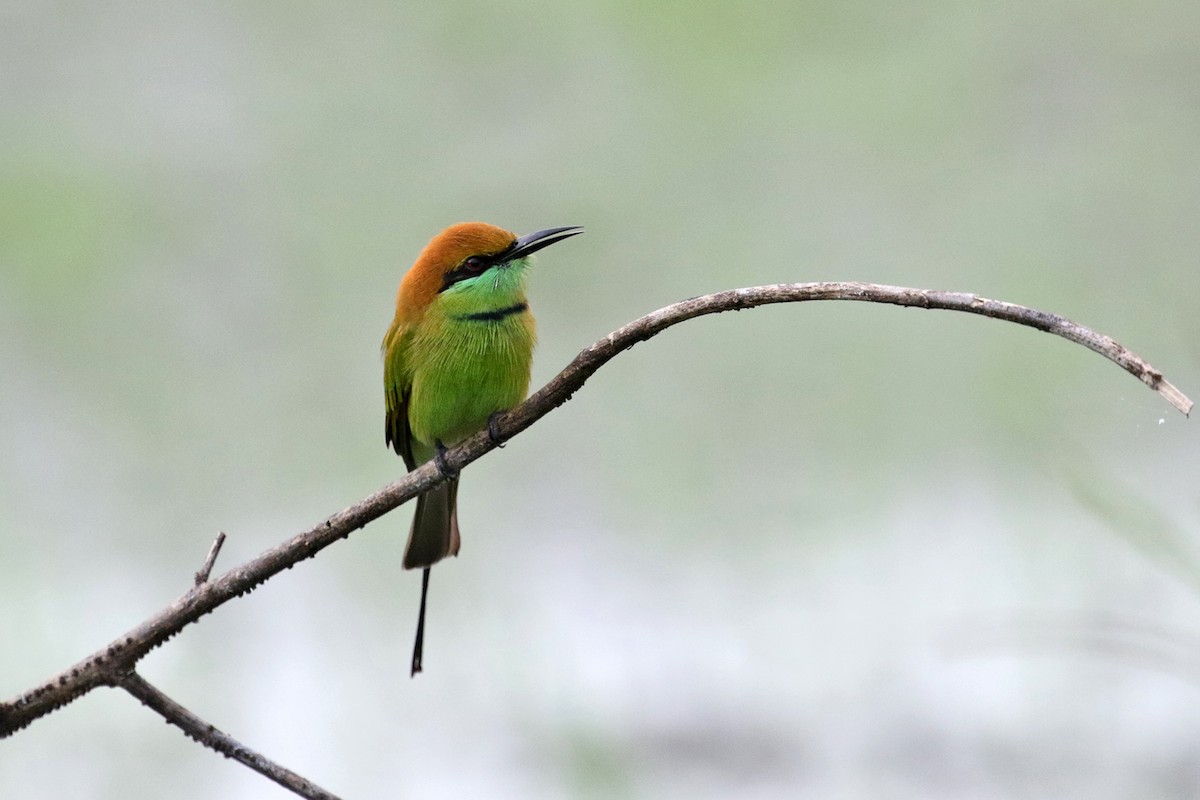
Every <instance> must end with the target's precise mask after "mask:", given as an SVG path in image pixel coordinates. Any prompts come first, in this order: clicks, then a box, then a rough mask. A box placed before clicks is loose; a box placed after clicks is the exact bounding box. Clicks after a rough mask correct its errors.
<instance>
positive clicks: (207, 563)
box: [196, 531, 225, 586]
mask: <svg viewBox="0 0 1200 800" xmlns="http://www.w3.org/2000/svg"><path fill="white" fill-rule="evenodd" d="M223 544H225V531H221V532H219V533H218V534H217V538H216V539H213V543H212V547H210V548H208V556H207V557H205V559H204V566H202V567H200V571H199V572H197V573H196V585H197V586H199V585H200V584H202V583H204V582H205V581H207V580H208V576H209V575H211V574H212V571H213V566H214V565H215V564H216V563H217V556H218V555H220V553H221V545H223Z"/></svg>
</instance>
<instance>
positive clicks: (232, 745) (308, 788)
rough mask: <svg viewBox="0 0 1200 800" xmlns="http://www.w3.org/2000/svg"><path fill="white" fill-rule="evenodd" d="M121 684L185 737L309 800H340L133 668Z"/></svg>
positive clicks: (125, 675)
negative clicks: (211, 721) (206, 718)
mask: <svg viewBox="0 0 1200 800" xmlns="http://www.w3.org/2000/svg"><path fill="white" fill-rule="evenodd" d="M117 685H118V686H120V687H121V688H122V689H124V690H125V691H127V692H129V693H130V694H131V695H133V696H134V697H136V698H137V699H138V700H140V701H141V702H142V705H144V706H146V707H147V708H149V709H150V710H152V711H154V712H155V713H157V714H159V715H160V716H162V718H163V719H165V720H166V721H167V722H169V723H171V724H172V725H174V726H175V727H177V728H179V729H180V730H181V731H183V734H184V736H187V737H188V738H189V739H192V740H194V741H196V742H199V743H200V744H202V745H204V746H205V747H207V748H209V749H210V750H216V751H217V752H218V753H220V754H221V755H223V756H225V757H227V758H232V759H234V760H235V761H238V762H240V763H242V764H245V765H246V766H247V767H249V768H250V769H252V770H254V771H255V772H257V773H258V774H260V775H263V776H265V777H267V778H270V779H271V780H273V781H275V782H276V783H278V784H279V785H280V786H282V787H283V788H285V789H288V790H290V791H292V792H294V793H295V794H298V795H300V796H301V797H306V798H309V800H338V797H337V795H334V794H330V793H329V792H327V791H325V790H324V789H322V788H321V787H320V786H317V785H316V784H315V783H313V782H312V781H310V780H308V779H307V778H304V777H303V776H301V775H297V774H296V773H294V772H292V771H291V770H290V769H287V768H286V767H281V766H280V765H278V764H276V763H275V762H274V761H272V760H271V759H269V758H267V757H266V756H263V755H260V754H258V753H256V752H254V751H253V750H251V749H250V748H249V747H246V746H245V745H244V744H242V743H241V742H239V741H238V740H237V739H234V738H233V737H232V736H230V735H229V734H227V733H223V732H221V731H219V730H217V729H216V728H214V727H213V726H212V725H209V724H208V723H207V722H205V721H204V720H202V719H200V718H199V717H197V716H196V715H195V714H193V713H192V712H190V711H188V710H187V709H186V708H184V707H183V706H181V705H179V703H176V702H175V701H174V700H172V699H171V698H170V697H167V696H166V695H165V694H163V693H162V692H161V691H159V690H158V689H157V688H155V687H154V686H153V685H152V684H151V683H150V682H149V681H147V680H146V679H145V678H143V677H142V676H141V675H139V674H138V673H136V672H133V671H130V672H127V673H125V674H124V675H122V676H121V678H120V679H119V680H118V681H117Z"/></svg>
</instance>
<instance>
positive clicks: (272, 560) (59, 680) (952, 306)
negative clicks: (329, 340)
mask: <svg viewBox="0 0 1200 800" xmlns="http://www.w3.org/2000/svg"><path fill="white" fill-rule="evenodd" d="M810 300H858V301H866V302H872V303H891V304H894V305H900V306H913V307H917V308H940V309H948V310H952V311H964V312H967V313H971V314H979V315H982V316H985V317H993V318H995V319H1002V320H1007V321H1009V322H1015V323H1018V324H1020V325H1027V326H1029V327H1032V328H1037V329H1038V330H1042V331H1046V332H1048V333H1053V334H1055V335H1057V336H1061V337H1063V338H1065V339H1068V340H1070V341H1072V342H1077V343H1079V344H1082V345H1083V346H1085V347H1087V348H1089V349H1091V350H1094V351H1096V352H1097V353H1099V354H1100V355H1102V356H1104V357H1105V358H1107V359H1109V360H1110V361H1113V362H1114V363H1116V364H1118V365H1119V366H1120V367H1122V368H1123V369H1125V370H1126V371H1127V372H1129V373H1130V374H1132V375H1134V376H1135V377H1137V378H1138V379H1139V380H1141V381H1142V382H1143V383H1145V384H1146V385H1147V386H1149V387H1150V388H1151V389H1154V390H1155V391H1156V392H1158V393H1159V394H1161V395H1162V396H1163V397H1164V398H1166V400H1167V401H1168V402H1169V403H1171V404H1172V405H1173V406H1175V407H1176V408H1178V409H1179V410H1180V411H1182V412H1183V413H1184V414H1187V413H1188V412H1189V411H1190V410H1191V408H1192V401H1191V400H1190V399H1188V397H1187V396H1186V395H1184V394H1183V393H1182V392H1180V391H1179V390H1178V389H1176V388H1175V387H1174V386H1172V385H1171V384H1170V383H1169V382H1168V381H1167V380H1166V379H1165V378H1164V377H1163V375H1162V373H1161V372H1159V371H1158V370H1156V369H1154V368H1153V367H1151V366H1150V365H1149V364H1147V363H1146V362H1145V361H1144V360H1142V359H1141V358H1140V357H1138V356H1137V355H1136V354H1134V353H1132V352H1130V351H1129V350H1127V349H1126V348H1125V347H1123V346H1121V345H1120V344H1118V343H1117V342H1115V341H1114V340H1113V339H1111V338H1109V337H1108V336H1105V335H1104V334H1101V333H1097V332H1096V331H1094V330H1092V329H1090V328H1086V327H1084V326H1082V325H1077V324H1076V323H1074V322H1071V321H1070V320H1068V319H1065V318H1064V317H1060V316H1058V315H1056V314H1048V313H1046V312H1044V311H1037V310H1034V309H1031V308H1025V307H1024V306H1018V305H1014V304H1012V303H1004V302H1000V301H997V300H987V299H984V298H982V297H977V296H976V295H973V294H962V293H958V292H937V291H926V290H921V289H906V288H903V287H897V286H882V285H879V284H870V283H789V284H778V285H774V286H756V287H752V288H748V289H733V290H730V291H726V292H718V293H716V294H710V295H705V296H703V297H695V298H692V299H691V300H685V301H683V302H681V303H675V304H674V305H670V306H667V307H666V308H661V309H659V310H658V311H655V312H653V313H652V314H647V315H646V316H644V317H642V318H641V319H638V320H635V321H634V322H631V323H629V324H628V325H626V326H624V327H623V328H620V329H619V330H616V331H613V332H612V333H610V334H609V335H608V336H606V337H604V338H603V339H601V340H600V341H598V342H596V343H595V344H593V345H592V346H591V347H588V348H587V349H585V350H583V351H582V352H581V353H580V354H579V355H578V356H576V357H575V359H574V360H573V361H572V362H571V363H570V364H568V365H567V367H566V369H564V370H563V371H562V372H560V373H559V374H558V375H556V376H555V377H554V378H553V379H552V380H551V381H550V382H549V383H547V384H546V385H545V386H544V387H542V388H541V389H540V390H538V391H537V392H536V393H535V394H534V395H533V396H532V397H530V398H529V399H528V400H526V401H525V402H524V403H522V404H521V405H519V406H517V407H516V408H514V409H513V410H512V411H510V412H508V413H507V414H504V415H503V416H500V417H497V418H496V421H495V424H494V425H493V426H491V427H493V428H494V429H495V430H494V431H488V430H483V431H480V432H479V433H477V434H475V435H474V436H471V437H470V438H468V439H465V440H463V441H462V442H460V443H459V444H457V445H456V446H454V447H453V448H451V449H450V450H448V451H446V457H445V461H446V462H447V464H448V465H449V467H450V468H451V469H462V468H463V467H465V466H466V465H467V464H470V463H471V462H472V461H475V460H476V459H478V458H479V457H480V456H482V455H483V454H484V453H487V452H488V451H489V450H492V449H494V448H495V447H496V442H497V440H498V439H502V440H507V439H511V438H512V437H513V436H516V435H517V434H518V433H520V432H521V431H523V430H525V429H526V428H528V427H529V426H530V425H532V424H533V423H534V422H536V421H537V420H538V419H540V418H541V417H543V416H545V415H546V414H548V413H549V412H550V411H552V410H553V409H554V408H556V407H558V406H560V405H562V404H563V403H565V402H567V400H569V399H571V395H573V394H574V393H575V392H576V391H578V390H579V388H580V387H581V386H583V384H584V382H585V381H587V379H588V378H589V377H591V376H592V375H593V374H595V372H596V370H598V369H599V368H600V367H602V366H603V365H604V364H606V363H607V362H608V361H610V360H611V359H612V358H614V357H615V356H616V355H617V354H618V353H620V352H621V351H623V350H627V349H628V348H630V347H633V346H634V345H635V344H637V343H638V342H642V341H645V340H646V339H649V338H650V337H652V336H654V335H656V334H658V333H661V332H662V331H663V330H665V329H667V328H669V327H671V326H672V325H677V324H679V323H680V322H683V321H685V320H689V319H692V318H694V317H700V316H704V315H706V314H716V313H719V312H722V311H734V310H740V309H744V308H754V307H756V306H761V305H768V304H772V303H799V302H806V301H810ZM496 433H499V437H496V436H495V434H496ZM442 480H443V478H442V475H441V473H440V472H439V471H438V468H437V466H436V465H435V464H433V463H432V462H430V463H427V464H424V465H423V466H421V467H419V468H417V469H415V470H413V471H412V472H410V473H408V474H407V475H405V476H404V477H403V478H401V479H400V480H398V481H394V482H393V483H390V484H388V485H387V486H385V487H384V488H383V489H380V490H379V491H377V492H375V493H374V494H372V495H370V496H369V497H366V498H365V499H363V500H361V501H359V502H358V503H355V504H354V505H352V506H350V507H349V508H346V509H344V510H343V511H339V512H338V513H336V514H334V515H333V516H331V517H329V518H328V519H326V520H325V521H324V522H321V523H319V524H318V525H316V526H315V527H313V528H311V529H309V530H307V531H304V532H303V533H300V534H297V535H296V536H293V537H292V538H291V539H289V540H287V541H286V542H284V543H282V544H280V545H278V546H276V547H274V548H272V549H270V550H268V551H266V552H265V553H262V554H261V555H259V556H258V557H256V558H254V559H251V560H250V561H248V562H246V563H245V564H242V565H240V566H238V567H235V568H233V569H231V570H229V571H228V572H226V573H225V574H223V575H221V576H219V577H217V578H215V579H212V580H209V581H207V582H206V583H204V584H202V585H200V586H197V587H195V588H194V589H192V590H191V591H190V592H188V593H187V594H185V595H184V596H183V597H181V598H179V599H178V600H176V601H175V602H174V603H172V604H171V605H170V606H169V607H167V608H165V609H163V610H162V611H160V612H158V613H157V614H155V615H154V616H152V617H151V618H149V619H147V620H146V621H145V622H143V623H142V624H141V625H139V626H137V627H136V628H134V629H133V630H131V631H129V632H128V633H126V634H125V635H124V636H122V637H120V638H118V639H116V640H114V641H113V642H112V643H111V644H109V645H108V646H107V647H105V648H104V649H103V650H99V651H97V652H95V653H93V654H92V655H90V656H88V657H87V658H85V659H84V660H83V661H80V662H79V663H78V664H76V665H75V666H73V667H71V668H69V669H68V670H66V671H65V672H62V673H61V674H59V675H56V676H54V677H53V678H51V679H50V680H48V681H46V682H45V683H43V684H41V685H39V686H37V687H35V688H33V689H30V690H29V691H27V692H24V693H23V694H21V695H19V696H18V697H16V698H14V699H13V700H12V701H10V702H8V703H3V704H0V738H2V737H4V736H8V735H10V734H12V733H13V732H15V731H17V730H20V729H21V728H23V727H25V726H26V725H28V724H29V723H30V722H32V721H33V720H35V719H37V718H39V717H41V716H44V715H45V714H48V713H50V712H51V711H53V710H54V709H56V708H59V707H60V706H63V705H66V704H67V703H70V702H72V701H73V700H75V699H76V698H78V697H79V696H81V695H83V694H85V693H87V692H89V691H91V690H92V689H94V688H95V687H97V686H103V685H111V684H113V683H116V682H117V676H119V675H121V674H123V673H126V672H128V671H130V670H132V669H133V668H134V666H135V665H136V664H137V662H138V661H139V660H140V659H141V658H142V657H143V656H145V655H146V653H148V652H150V651H151V650H153V649H154V648H155V647H158V646H159V645H160V644H162V643H163V642H165V641H166V640H167V639H169V638H170V637H171V636H174V635H175V634H176V633H178V632H179V631H180V630H182V629H183V628H184V627H185V626H187V625H188V624H190V623H192V622H195V621H196V620H198V619H199V618H200V617H202V616H204V615H205V614H207V613H209V612H210V611H212V610H213V609H215V608H217V607H218V606H221V605H223V604H224V603H226V602H228V601H229V600H232V599H233V598H235V597H238V596H240V595H243V594H246V593H247V592H250V591H252V590H254V589H255V588H256V587H257V586H258V585H259V584H261V583H262V582H263V581H265V580H267V579H269V578H270V577H271V576H273V575H275V574H276V573H278V572H281V571H282V570H284V569H287V568H289V567H291V566H293V565H294V564H296V563H298V562H300V561H303V560H304V559H307V558H311V557H313V556H314V555H316V554H317V553H319V552H320V551H321V550H323V549H324V548H326V547H328V546H329V545H331V544H333V543H334V542H336V541H337V540H338V539H344V538H346V537H347V536H349V535H350V534H351V533H353V532H354V531H355V530H357V529H359V528H362V527H363V526H364V525H366V524H367V523H368V522H371V521H372V520H374V519H377V518H379V517H380V516H382V515H383V514H386V513H387V512H389V511H391V510H392V509H394V508H396V507H397V506H399V505H401V504H402V503H405V502H407V501H408V500H411V499H412V498H414V497H416V496H417V495H419V494H421V493H422V492H424V491H427V490H428V489H430V488H431V487H433V486H435V485H436V484H438V483H441V481H442Z"/></svg>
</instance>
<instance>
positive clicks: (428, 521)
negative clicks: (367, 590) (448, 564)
mask: <svg viewBox="0 0 1200 800" xmlns="http://www.w3.org/2000/svg"><path fill="white" fill-rule="evenodd" d="M457 501H458V478H451V479H450V480H447V481H445V482H444V483H440V484H438V485H437V486H435V487H434V488H432V489H430V490H429V491H428V492H426V493H425V494H423V495H421V496H420V497H418V498H417V513H416V514H414V515H413V522H412V529H411V530H410V531H409V534H408V545H407V546H406V547H405V548H404V568H405V569H415V568H416V567H428V566H432V565H433V564H436V563H437V562H439V561H441V560H442V559H443V558H445V557H446V556H456V555H458V545H459V537H458V502H457Z"/></svg>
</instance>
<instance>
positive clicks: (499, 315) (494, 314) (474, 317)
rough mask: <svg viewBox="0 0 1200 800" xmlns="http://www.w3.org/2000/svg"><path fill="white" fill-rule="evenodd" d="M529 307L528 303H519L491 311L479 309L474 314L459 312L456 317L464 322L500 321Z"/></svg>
mask: <svg viewBox="0 0 1200 800" xmlns="http://www.w3.org/2000/svg"><path fill="white" fill-rule="evenodd" d="M528 309H529V304H528V303H517V304H516V305H511V306H508V307H507V308H496V309H493V310H491V311H479V312H476V313H474V314H458V315H456V316H455V317H454V319H456V320H460V321H463V322H499V321H500V320H502V319H505V318H507V317H511V316H512V315H513V314H520V313H521V312H522V311H527V310H528Z"/></svg>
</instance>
